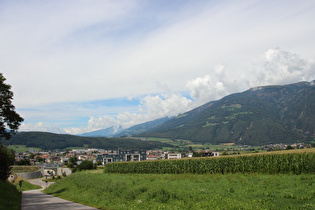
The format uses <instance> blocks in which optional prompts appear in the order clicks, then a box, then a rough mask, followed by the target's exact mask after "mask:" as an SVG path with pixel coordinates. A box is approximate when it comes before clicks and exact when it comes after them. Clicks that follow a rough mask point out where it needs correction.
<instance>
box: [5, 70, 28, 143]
mask: <svg viewBox="0 0 315 210" xmlns="http://www.w3.org/2000/svg"><path fill="white" fill-rule="evenodd" d="M5 80H6V79H5V78H4V76H3V75H2V73H0V137H1V138H2V137H5V138H6V139H10V137H11V136H12V135H13V134H15V132H16V131H17V130H18V128H19V126H20V125H21V122H23V118H22V117H21V116H20V115H19V114H18V113H16V112H15V107H14V106H13V104H12V100H13V92H12V91H11V90H10V89H11V85H9V84H6V83H5Z"/></svg>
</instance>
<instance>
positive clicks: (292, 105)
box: [140, 81, 315, 145]
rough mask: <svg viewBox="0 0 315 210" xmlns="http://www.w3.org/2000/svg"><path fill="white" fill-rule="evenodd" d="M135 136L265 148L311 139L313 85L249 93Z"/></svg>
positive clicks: (314, 103)
mask: <svg viewBox="0 0 315 210" xmlns="http://www.w3.org/2000/svg"><path fill="white" fill-rule="evenodd" d="M140 136H143V137H161V138H173V139H186V140H191V141H193V142H200V143H206V142H207V143H211V144H220V143H236V144H246V145H266V144H271V143H293V142H299V141H303V142H305V141H311V140H312V138H314V137H315V81H312V82H300V83H295V84H290V85H283V86H264V87H257V88H252V89H249V90H247V91H244V92H242V93H236V94H232V95H229V96H226V97H224V98H222V99H220V100H218V101H212V102H209V103H206V104H204V105H202V106H200V107H198V108H196V109H193V110H191V111H189V112H186V113H184V114H181V115H179V116H177V117H176V118H173V119H170V120H168V121H166V122H165V123H163V124H161V125H159V126H156V127H154V128H152V129H150V130H148V131H146V132H144V133H141V134H140Z"/></svg>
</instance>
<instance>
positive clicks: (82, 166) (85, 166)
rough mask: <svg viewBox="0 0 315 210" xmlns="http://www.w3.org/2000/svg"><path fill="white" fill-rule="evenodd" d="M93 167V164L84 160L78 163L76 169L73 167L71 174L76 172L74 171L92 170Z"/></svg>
mask: <svg viewBox="0 0 315 210" xmlns="http://www.w3.org/2000/svg"><path fill="white" fill-rule="evenodd" d="M95 168H96V167H95V165H94V164H93V162H92V161H88V160H84V161H82V163H80V165H78V166H77V167H75V168H74V169H73V170H72V172H73V173H74V172H76V171H82V170H92V169H95Z"/></svg>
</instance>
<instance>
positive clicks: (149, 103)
mask: <svg viewBox="0 0 315 210" xmlns="http://www.w3.org/2000/svg"><path fill="white" fill-rule="evenodd" d="M192 105H193V102H192V101H191V100H190V99H188V98H186V97H184V96H181V95H180V94H175V93H167V94H160V95H155V96H151V95H148V96H145V97H144V98H143V99H142V100H141V101H140V104H139V107H138V111H137V112H128V111H125V112H121V113H119V114H118V115H117V116H115V117H111V116H107V115H103V116H100V117H90V119H89V121H88V126H87V127H86V128H71V129H67V130H66V132H67V133H73V134H79V133H83V132H88V131H94V130H99V129H104V128H108V127H111V126H118V125H121V126H122V127H123V128H129V127H131V126H133V125H137V124H140V123H144V122H148V121H151V120H155V119H158V118H162V117H165V116H169V117H171V116H176V115H178V114H180V113H183V112H186V111H188V110H189V109H191V108H192Z"/></svg>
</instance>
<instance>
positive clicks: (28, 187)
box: [13, 176, 42, 191]
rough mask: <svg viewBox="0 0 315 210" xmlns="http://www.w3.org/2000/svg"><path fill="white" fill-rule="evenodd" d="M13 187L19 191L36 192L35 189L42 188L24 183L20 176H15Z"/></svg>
mask: <svg viewBox="0 0 315 210" xmlns="http://www.w3.org/2000/svg"><path fill="white" fill-rule="evenodd" d="M21 180H22V187H21V188H20V186H19V181H21ZM13 185H14V186H15V187H16V189H18V190H19V191H28V190H37V189H41V188H42V187H41V186H38V185H33V184H31V183H29V182H28V181H26V180H25V179H23V178H22V177H20V176H17V178H16V179H15V180H14V182H13Z"/></svg>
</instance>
